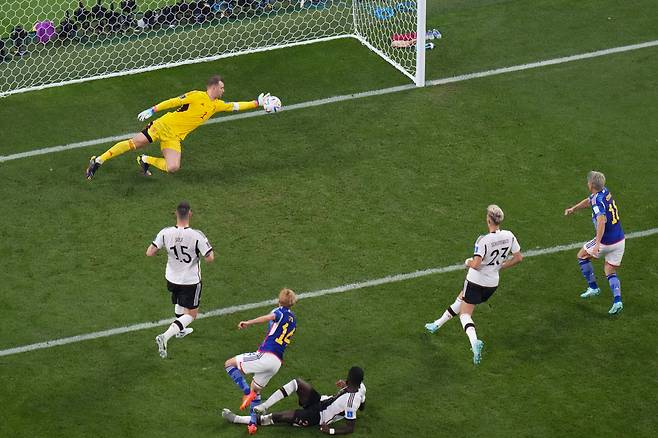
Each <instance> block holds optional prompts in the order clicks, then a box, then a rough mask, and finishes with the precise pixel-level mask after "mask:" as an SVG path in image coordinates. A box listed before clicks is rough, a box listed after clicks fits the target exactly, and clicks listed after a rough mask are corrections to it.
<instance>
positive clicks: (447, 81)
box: [0, 40, 658, 163]
mask: <svg viewBox="0 0 658 438" xmlns="http://www.w3.org/2000/svg"><path fill="white" fill-rule="evenodd" d="M654 46H658V40H653V41H646V42H644V43H638V44H630V45H627V46H620V47H613V48H609V49H603V50H597V51H594V52H587V53H580V54H577V55H571V56H563V57H560V58H553V59H547V60H544V61H537V62H531V63H528V64H519V65H514V66H510V67H502V68H496V69H493V70H486V71H481V72H475V73H467V74H462V75H458V76H451V77H448V78H443V79H434V80H429V81H427V82H426V84H425V85H426V86H428V87H435V86H438V85H444V84H451V83H455V82H462V81H468V80H471V79H478V78H484V77H488V76H496V75H501V74H505V73H513V72H517V71H523V70H531V69H535V68H541V67H546V66H549V65H556V64H564V63H567V62H573V61H580V60H583V59H590V58H597V57H600V56H607V55H613V54H616V53H623V52H630V51H632V50H639V49H645V48H648V47H654ZM416 88H418V87H416V86H415V85H411V84H409V85H400V86H397V87H390V88H383V89H380V90H371V91H364V92H361V93H353V94H344V95H340V96H334V97H328V98H326V99H318V100H311V101H308V102H301V103H295V104H292V105H288V106H286V107H285V111H292V110H296V109H303V108H311V107H315V106H321V105H326V104H330V103H336V102H344V101H347V100H354V99H361V98H364V97H372V96H381V95H384V94H391V93H399V92H401V91H407V90H413V89H416ZM265 115H267V113H265V112H264V111H254V112H250V113H242V114H235V115H231V116H225V117H219V118H215V119H210V120H209V121H208V122H206V123H205V124H204V125H201V126H207V125H212V124H215V123H225V122H231V121H234V120H240V119H249V118H252V117H260V116H265ZM133 135H135V133H134V132H130V133H126V134H121V135H114V136H111V137H103V138H97V139H95V140H87V141H81V142H78V143H69V144H65V145H61V146H52V147H46V148H42V149H34V150H31V151H26V152H19V153H16V154H10V155H4V156H2V155H0V163H3V162H6V161H12V160H18V159H21V158H28V157H35V156H38V155H45V154H52V153H55V152H62V151H67V150H71V149H78V148H85V147H89V146H96V145H99V144H104V143H113V142H117V141H120V140H124V139H126V138H130V137H132V136H133Z"/></svg>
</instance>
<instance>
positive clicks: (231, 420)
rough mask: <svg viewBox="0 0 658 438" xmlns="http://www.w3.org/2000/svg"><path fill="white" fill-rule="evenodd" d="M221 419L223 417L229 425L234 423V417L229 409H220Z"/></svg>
mask: <svg viewBox="0 0 658 438" xmlns="http://www.w3.org/2000/svg"><path fill="white" fill-rule="evenodd" d="M222 417H224V419H225V420H226V421H228V422H229V423H235V417H236V415H235V414H234V413H233V412H231V410H230V409H226V408H224V409H222Z"/></svg>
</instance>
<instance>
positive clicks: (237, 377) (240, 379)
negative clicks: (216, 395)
mask: <svg viewBox="0 0 658 438" xmlns="http://www.w3.org/2000/svg"><path fill="white" fill-rule="evenodd" d="M226 374H228V376H229V377H230V378H231V379H232V380H233V381H234V382H235V384H236V385H238V388H240V390H241V391H242V392H243V393H244V395H247V394H249V392H250V391H251V389H249V384H248V383H247V381H246V380H245V378H244V376H243V375H242V373H241V372H240V370H239V369H237V368H236V367H234V366H229V367H226Z"/></svg>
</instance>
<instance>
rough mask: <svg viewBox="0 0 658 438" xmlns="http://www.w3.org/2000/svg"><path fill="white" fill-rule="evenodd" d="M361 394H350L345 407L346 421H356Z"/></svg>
mask: <svg viewBox="0 0 658 438" xmlns="http://www.w3.org/2000/svg"><path fill="white" fill-rule="evenodd" d="M362 401H363V400H362V398H361V394H360V393H359V392H355V393H352V394H351V395H350V398H349V399H348V400H347V406H345V419H346V420H356V411H358V410H359V406H361V402H362Z"/></svg>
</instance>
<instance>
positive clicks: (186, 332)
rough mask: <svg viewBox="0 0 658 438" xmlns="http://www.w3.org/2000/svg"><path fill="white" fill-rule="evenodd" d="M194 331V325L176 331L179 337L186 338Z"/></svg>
mask: <svg viewBox="0 0 658 438" xmlns="http://www.w3.org/2000/svg"><path fill="white" fill-rule="evenodd" d="M193 331H194V329H193V328H192V327H186V328H184V329H183V330H181V331H179V332H178V333H176V337H177V338H184V337H185V336H187V335H189V334H191V333H192V332H193Z"/></svg>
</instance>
